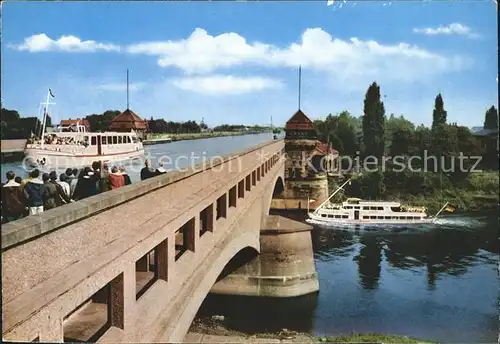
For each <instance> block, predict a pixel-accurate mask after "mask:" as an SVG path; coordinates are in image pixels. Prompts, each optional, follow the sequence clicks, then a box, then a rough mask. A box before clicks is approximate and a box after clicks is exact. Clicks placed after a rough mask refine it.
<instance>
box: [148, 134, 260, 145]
mask: <svg viewBox="0 0 500 344" xmlns="http://www.w3.org/2000/svg"><path fill="white" fill-rule="evenodd" d="M263 133H266V132H262V131H216V132H208V131H207V132H203V133H179V134H147V137H146V139H145V140H144V141H143V142H144V144H157V143H166V142H174V141H184V140H199V139H209V138H214V137H225V136H242V135H255V134H263Z"/></svg>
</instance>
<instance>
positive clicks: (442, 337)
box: [198, 215, 499, 343]
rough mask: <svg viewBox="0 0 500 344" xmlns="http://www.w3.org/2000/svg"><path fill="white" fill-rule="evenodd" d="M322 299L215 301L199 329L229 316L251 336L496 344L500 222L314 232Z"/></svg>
mask: <svg viewBox="0 0 500 344" xmlns="http://www.w3.org/2000/svg"><path fill="white" fill-rule="evenodd" d="M312 241H313V247H314V256H315V262H316V269H317V272H318V274H319V283H320V291H319V293H318V294H315V295H309V296H303V297H298V298H295V299H289V300H276V299H261V298H246V297H234V296H209V297H208V298H207V299H206V300H205V301H204V303H203V306H202V308H201V309H200V311H199V313H198V318H199V320H200V321H204V319H207V320H208V319H209V318H210V317H211V316H212V315H224V316H225V319H224V322H223V324H222V325H223V326H224V327H226V328H227V329H230V330H234V331H240V332H244V333H249V334H252V333H263V332H276V331H279V330H281V329H283V328H286V329H288V330H294V331H299V332H306V333H310V334H313V335H318V336H326V335H340V334H349V333H352V332H357V333H369V332H370V333H386V334H396V335H405V336H411V337H415V338H418V339H427V340H437V341H440V342H449V343H451V342H454V343H458V342H461V343H480V342H483V343H484V342H488V343H492V342H496V340H497V335H498V323H499V322H498V301H499V300H498V287H499V284H498V275H497V273H498V254H499V245H498V244H499V242H498V215H495V216H493V217H491V216H490V217H488V216H485V217H477V216H476V217H468V216H448V217H446V218H445V219H444V221H443V224H442V225H440V226H438V227H434V226H428V227H426V228H423V227H421V228H419V229H418V230H409V229H408V230H402V231H399V232H388V231H376V232H346V231H335V230H333V229H322V228H318V227H316V228H314V230H313V231H312Z"/></svg>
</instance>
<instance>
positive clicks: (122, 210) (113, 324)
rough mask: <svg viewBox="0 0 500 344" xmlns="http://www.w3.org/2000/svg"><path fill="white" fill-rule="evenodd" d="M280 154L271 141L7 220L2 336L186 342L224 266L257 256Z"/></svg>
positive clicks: (281, 146) (278, 172)
mask: <svg viewBox="0 0 500 344" xmlns="http://www.w3.org/2000/svg"><path fill="white" fill-rule="evenodd" d="M283 152H284V143H283V141H274V142H271V143H267V144H264V145H260V146H258V147H256V148H253V149H250V150H247V151H244V152H242V153H238V156H237V157H235V156H231V157H226V158H224V159H223V161H221V162H220V163H219V164H217V165H216V166H212V167H210V166H207V165H204V166H203V168H200V169H199V171H198V170H197V171H193V170H190V171H188V172H178V173H170V174H167V175H166V176H160V177H156V178H154V179H151V180H146V181H142V182H139V183H136V184H133V185H130V186H127V187H124V188H121V189H118V190H113V191H110V192H107V193H104V194H101V195H97V196H94V197H91V198H89V199H86V200H83V201H79V202H76V203H74V204H69V205H65V206H62V207H59V208H56V209H53V210H50V211H47V212H45V213H43V214H41V215H36V216H32V217H29V218H26V219H22V220H19V221H16V222H13V223H11V224H8V225H6V226H4V228H2V241H3V242H2V251H3V252H2V256H3V257H2V258H3V259H2V272H3V275H2V292H3V294H2V301H3V314H2V320H3V332H2V335H3V339H4V340H15V341H32V340H34V339H38V340H40V341H56V342H62V341H64V340H67V341H69V340H83V341H88V340H89V339H90V340H97V339H98V340H99V341H100V342H115V343H116V342H172V341H180V340H182V338H183V336H184V335H185V333H186V332H187V329H188V328H189V325H190V323H191V321H192V319H193V317H194V315H195V314H196V312H197V310H198V308H199V306H200V304H201V302H202V301H203V299H204V298H205V296H206V295H207V293H208V292H209V291H210V289H211V288H212V286H213V285H214V283H215V282H216V279H217V277H218V276H219V274H220V273H221V271H222V270H223V268H224V266H225V265H226V264H227V262H228V261H229V260H230V259H231V258H232V257H234V256H235V255H236V254H237V253H238V252H239V251H240V250H242V249H244V248H245V247H250V248H251V249H253V250H255V251H256V252H259V251H260V248H261V243H260V241H259V238H260V229H261V228H262V224H263V223H266V216H267V215H268V212H269V206H270V202H271V198H272V194H273V190H274V186H275V184H276V182H277V180H279V179H281V183H282V180H283V177H284V176H283V174H284V172H283V164H284V161H282V160H281V161H280V160H279V157H280V156H281V155H282V154H283ZM263 156H265V157H266V159H264V160H263V159H262V157H263ZM238 165H239V166H238ZM262 166H264V167H262ZM236 167H238V168H236ZM65 210H66V211H65ZM4 230H6V231H5V232H4Z"/></svg>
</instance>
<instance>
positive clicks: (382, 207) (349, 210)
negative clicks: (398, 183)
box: [306, 180, 448, 227]
mask: <svg viewBox="0 0 500 344" xmlns="http://www.w3.org/2000/svg"><path fill="white" fill-rule="evenodd" d="M349 181H350V180H348V181H347V182H345V183H344V184H343V185H342V186H341V187H339V188H338V189H337V190H336V191H335V192H334V193H333V194H332V195H331V196H330V197H329V198H328V199H327V200H326V201H325V202H323V204H321V205H320V206H319V207H318V208H317V209H316V210H315V211H314V212H312V213H311V212H309V211H308V216H309V218H308V219H307V220H306V222H308V223H311V224H315V225H320V226H328V227H331V226H333V227H335V226H340V227H343V226H346V225H384V226H385V225H413V224H425V223H433V222H434V221H435V220H436V218H437V216H438V215H439V214H440V213H441V212H442V211H443V210H444V209H445V207H446V206H447V205H448V203H446V204H445V205H444V206H443V208H441V210H440V211H439V212H438V213H437V214H436V215H435V216H428V215H427V213H426V211H427V209H426V208H425V207H411V206H403V205H401V203H399V202H383V201H366V200H361V199H359V198H348V199H347V200H346V201H345V202H342V203H341V204H331V203H330V202H329V201H330V199H331V198H332V197H333V196H334V195H335V194H336V193H337V192H338V191H339V190H341V189H342V188H343V187H344V186H345V185H346V184H347V183H348V182H349Z"/></svg>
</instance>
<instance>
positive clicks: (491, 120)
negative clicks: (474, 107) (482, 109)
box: [484, 106, 498, 129]
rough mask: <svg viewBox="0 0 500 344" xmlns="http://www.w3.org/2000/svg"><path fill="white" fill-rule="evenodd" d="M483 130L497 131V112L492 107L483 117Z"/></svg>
mask: <svg viewBox="0 0 500 344" xmlns="http://www.w3.org/2000/svg"><path fill="white" fill-rule="evenodd" d="M484 129H498V111H497V109H496V108H495V106H492V107H490V108H489V109H488V111H486V115H485V116H484Z"/></svg>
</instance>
